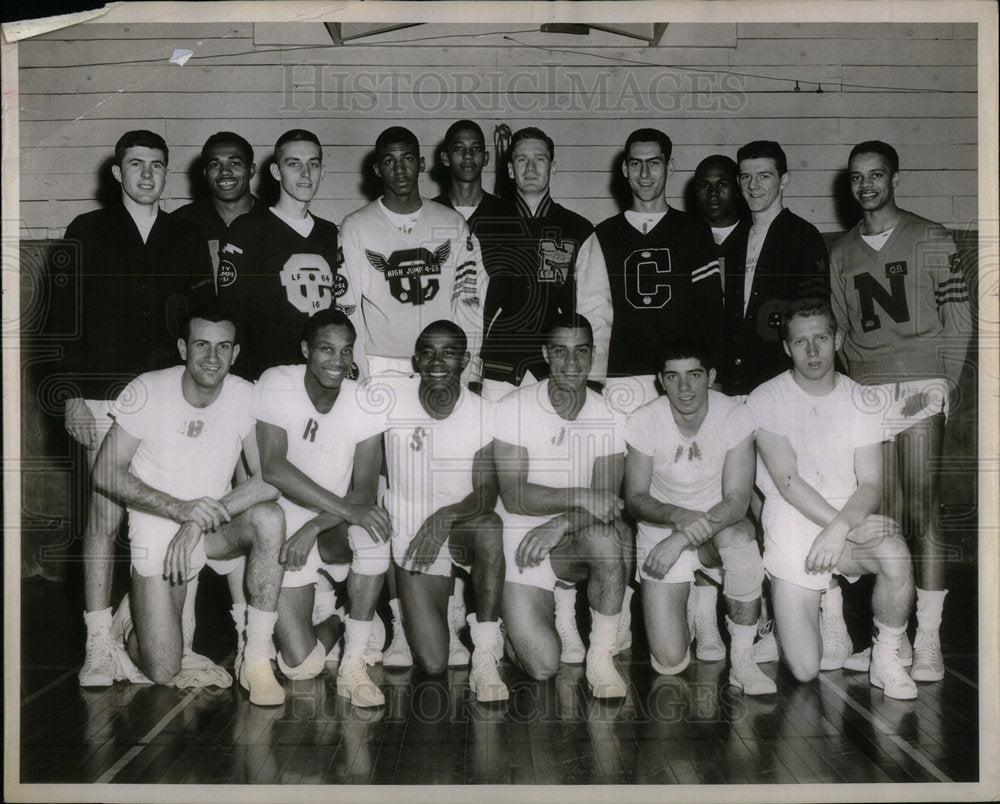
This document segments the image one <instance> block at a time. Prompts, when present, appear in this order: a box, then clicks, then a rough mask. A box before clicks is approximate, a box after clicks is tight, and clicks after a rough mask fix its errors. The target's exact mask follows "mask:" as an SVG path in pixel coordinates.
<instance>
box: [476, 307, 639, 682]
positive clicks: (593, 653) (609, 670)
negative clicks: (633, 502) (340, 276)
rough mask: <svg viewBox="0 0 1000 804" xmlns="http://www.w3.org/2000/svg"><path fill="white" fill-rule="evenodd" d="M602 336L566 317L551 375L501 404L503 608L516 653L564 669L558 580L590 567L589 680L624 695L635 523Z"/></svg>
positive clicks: (552, 347) (542, 666)
mask: <svg viewBox="0 0 1000 804" xmlns="http://www.w3.org/2000/svg"><path fill="white" fill-rule="evenodd" d="M593 350H594V336H593V331H592V329H591V327H590V323H589V322H588V321H587V319H586V318H584V317H583V316H580V315H572V314H560V315H558V316H556V317H555V319H554V320H553V323H552V325H551V327H550V330H549V333H548V335H547V341H546V344H545V346H543V347H542V354H543V355H544V357H545V361H546V362H547V363H548V364H549V377H548V379H546V380H543V381H542V382H540V383H537V384H535V385H528V386H523V387H521V388H519V389H517V390H516V391H513V392H512V393H510V394H508V395H507V396H505V397H504V398H503V399H501V400H500V401H499V402H498V403H497V404H496V407H495V409H494V416H493V421H494V425H493V428H492V434H493V438H494V443H493V454H494V458H495V460H496V466H497V473H498V475H499V481H500V505H499V506H498V507H497V511H498V513H499V514H500V518H501V519H502V520H503V527H504V534H503V542H504V559H505V561H506V583H505V584H504V592H503V618H504V623H505V624H506V626H507V634H508V637H509V638H510V644H511V647H512V648H513V652H514V656H513V658H514V660H515V661H516V662H517V663H518V664H519V665H520V666H521V668H522V669H523V670H524V671H525V672H526V673H528V675H530V676H531V677H532V678H535V679H538V680H544V679H547V678H550V677H552V676H553V675H555V674H556V673H557V672H558V670H559V657H560V653H561V643H560V639H559V635H558V633H557V632H556V627H555V597H554V595H553V590H554V589H555V587H556V584H557V583H558V582H559V581H562V582H564V583H569V584H574V583H577V582H578V581H581V580H583V579H584V578H587V579H588V581H587V595H588V597H589V599H590V609H591V618H592V622H593V626H592V628H591V632H590V648H589V650H588V651H587V655H586V662H587V683H588V685H589V687H590V689H591V691H592V692H593V694H594V696H595V697H597V698H623V697H625V695H626V694H627V691H628V688H627V686H626V684H625V680H624V679H623V678H622V677H621V675H619V673H618V671H617V670H616V669H615V666H614V660H613V658H612V652H613V651H614V648H615V645H616V643H617V639H618V626H619V621H620V619H621V611H622V600H623V598H624V596H625V581H626V570H625V545H624V544H623V539H622V535H621V534H623V533H627V529H626V528H625V527H624V525H623V524H622V522H621V508H622V502H621V499H620V498H619V497H618V489H619V488H620V487H621V479H622V472H623V469H624V452H625V441H624V438H623V428H624V421H623V417H622V415H621V414H620V413H618V412H617V411H614V410H613V409H612V408H610V407H609V406H608V404H607V402H606V401H605V399H604V397H603V396H601V395H600V394H598V393H597V392H596V391H592V390H590V389H589V388H587V376H588V374H589V372H590V366H591V363H592V361H593Z"/></svg>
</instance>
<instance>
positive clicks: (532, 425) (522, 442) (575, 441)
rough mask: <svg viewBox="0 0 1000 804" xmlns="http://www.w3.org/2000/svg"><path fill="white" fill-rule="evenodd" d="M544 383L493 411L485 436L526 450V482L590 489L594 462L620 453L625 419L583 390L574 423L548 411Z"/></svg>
mask: <svg viewBox="0 0 1000 804" xmlns="http://www.w3.org/2000/svg"><path fill="white" fill-rule="evenodd" d="M548 387H549V381H548V380H542V382H540V383H537V384H535V385H529V386H527V387H523V388H519V389H518V390H516V391H514V392H513V393H510V394H507V396H505V397H504V398H503V399H501V400H500V401H499V402H497V403H496V404H495V405H494V407H493V418H492V424H491V427H490V434H491V435H492V436H493V438H495V439H496V440H498V441H505V442H506V443H508V444H513V445H514V446H518V447H524V448H525V449H527V451H528V482H529V483H537V484H539V485H542V486H549V487H551V488H560V489H562V488H590V487H591V481H592V480H593V474H594V462H595V461H596V460H597V459H598V458H603V457H606V456H609V455H618V454H621V453H624V452H625V417H624V416H623V415H622V414H621V413H619V412H617V411H615V410H612V409H611V408H610V407H609V406H608V403H607V401H606V400H605V399H604V397H603V396H601V395H600V394H598V393H597V392H595V391H592V390H590V389H589V388H588V389H587V401H586V402H585V403H584V405H583V407H582V408H581V409H580V412H579V414H577V417H576V419H574V420H573V421H566V420H565V419H563V418H562V417H561V416H560V415H559V414H558V413H556V411H555V410H554V409H553V407H552V403H551V402H549V394H548Z"/></svg>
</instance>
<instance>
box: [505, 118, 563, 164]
mask: <svg viewBox="0 0 1000 804" xmlns="http://www.w3.org/2000/svg"><path fill="white" fill-rule="evenodd" d="M521 140H541V141H542V142H544V143H545V147H546V148H548V149H549V159H550V160H551V159H555V158H556V144H555V143H554V142H552V137H550V136H549V135H548V134H546V133H545V132H544V131H542V130H541V129H540V128H538V127H536V126H525V127H524V128H519V129H518V130H517V131H515V132H514V135H513V136H512V137H511V138H510V146H509V147H508V149H507V153H508V154H509V153H511V152H512V151H513V150H514V146H515V145H517V144H518V143H519V142H520V141H521Z"/></svg>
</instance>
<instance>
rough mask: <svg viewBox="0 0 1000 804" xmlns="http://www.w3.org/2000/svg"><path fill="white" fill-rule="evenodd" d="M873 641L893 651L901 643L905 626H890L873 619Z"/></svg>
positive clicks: (896, 649) (897, 648)
mask: <svg viewBox="0 0 1000 804" xmlns="http://www.w3.org/2000/svg"><path fill="white" fill-rule="evenodd" d="M874 626H875V628H874V641H875V643H876V644H878V645H881V646H883V647H885V648H889V649H891V650H893V651H898V650H899V646H900V645H901V644H902V643H903V635H904V634H906V626H905V625H900V626H892V625H885V623H880V622H879V621H878V620H874Z"/></svg>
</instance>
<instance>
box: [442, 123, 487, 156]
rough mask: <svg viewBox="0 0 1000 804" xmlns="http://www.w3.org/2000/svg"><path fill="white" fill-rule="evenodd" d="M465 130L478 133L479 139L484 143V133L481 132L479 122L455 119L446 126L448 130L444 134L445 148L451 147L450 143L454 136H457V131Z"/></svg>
mask: <svg viewBox="0 0 1000 804" xmlns="http://www.w3.org/2000/svg"><path fill="white" fill-rule="evenodd" d="M466 130H468V131H473V132H475V133H476V135H478V137H479V139H481V140H482V141H483V143H484V144H485V142H486V135H485V134H484V133H483V129H482V127H481V126H480V125H479V123H476V122H474V121H472V120H456V121H455V122H454V123H452V124H451V125H450V126H448V130H447V131H446V132H445V134H444V148H445V150H448V149H449V148H450V147H451V144H452V143H453V142H454V141H455V138H456V137H457V136H458V132H459V131H466Z"/></svg>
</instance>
